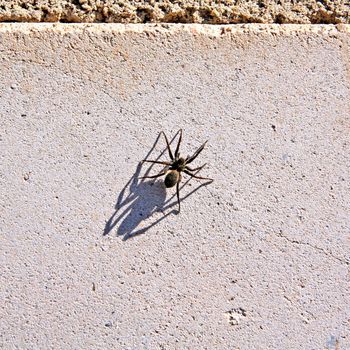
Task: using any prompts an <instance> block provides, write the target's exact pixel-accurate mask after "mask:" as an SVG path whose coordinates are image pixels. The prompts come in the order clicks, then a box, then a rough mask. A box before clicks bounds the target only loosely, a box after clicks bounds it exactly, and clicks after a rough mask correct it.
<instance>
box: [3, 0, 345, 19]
mask: <svg viewBox="0 0 350 350" xmlns="http://www.w3.org/2000/svg"><path fill="white" fill-rule="evenodd" d="M0 21H20V22H57V21H61V22H117V23H147V22H158V23H159V22H172V23H208V24H228V23H300V24H301V23H304V24H309V23H328V24H330V23H332V24H337V23H350V1H349V0H345V1H344V0H336V1H333V0H325V1H316V0H311V1H310V0H302V1H277V0H275V1H270V0H248V1H236V0H223V1H208V0H204V1H203V0H179V1H169V0H165V1H149V0H132V1H125V0H122V1H115V0H107V1H100V0H70V1H69V0H30V1H28V0H25V1H24V0H10V1H8V0H0Z"/></svg>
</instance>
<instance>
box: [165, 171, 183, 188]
mask: <svg viewBox="0 0 350 350" xmlns="http://www.w3.org/2000/svg"><path fill="white" fill-rule="evenodd" d="M179 180H180V173H179V172H178V171H176V170H170V171H169V172H168V174H167V175H166V176H165V180H164V184H165V187H173V186H175V185H176V184H177V183H178V182H179Z"/></svg>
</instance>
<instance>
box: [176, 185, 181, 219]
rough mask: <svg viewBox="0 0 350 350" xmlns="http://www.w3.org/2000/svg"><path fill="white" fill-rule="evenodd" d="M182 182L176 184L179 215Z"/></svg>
mask: <svg viewBox="0 0 350 350" xmlns="http://www.w3.org/2000/svg"><path fill="white" fill-rule="evenodd" d="M179 186H180V181H178V183H177V184H176V196H177V204H178V205H179V213H180V209H181V207H180V188H179Z"/></svg>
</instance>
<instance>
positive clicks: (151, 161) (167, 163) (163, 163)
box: [142, 159, 171, 165]
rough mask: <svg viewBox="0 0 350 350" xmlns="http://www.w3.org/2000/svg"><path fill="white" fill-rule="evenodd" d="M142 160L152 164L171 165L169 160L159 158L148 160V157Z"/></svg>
mask: <svg viewBox="0 0 350 350" xmlns="http://www.w3.org/2000/svg"><path fill="white" fill-rule="evenodd" d="M144 162H147V163H154V164H162V165H171V163H170V162H161V161H159V160H148V159H145V160H143V161H142V163H144Z"/></svg>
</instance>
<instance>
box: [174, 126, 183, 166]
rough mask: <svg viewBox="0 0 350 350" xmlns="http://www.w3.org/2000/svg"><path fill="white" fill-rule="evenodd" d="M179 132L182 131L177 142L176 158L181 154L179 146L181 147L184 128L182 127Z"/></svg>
mask: <svg viewBox="0 0 350 350" xmlns="http://www.w3.org/2000/svg"><path fill="white" fill-rule="evenodd" d="M178 132H180V137H179V141H178V143H177V146H176V150H175V159H177V158H178V156H179V148H180V144H181V141H182V129H180V130H179V131H178Z"/></svg>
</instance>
